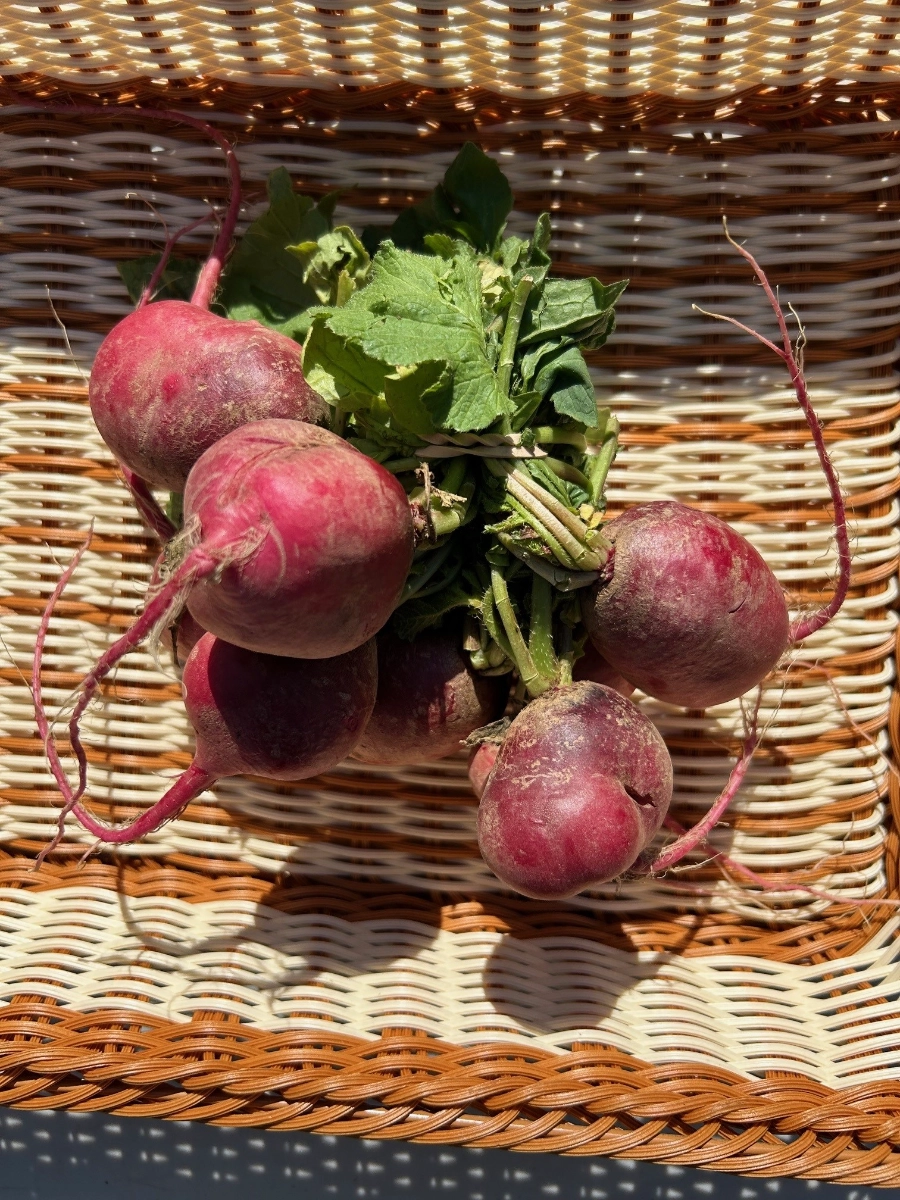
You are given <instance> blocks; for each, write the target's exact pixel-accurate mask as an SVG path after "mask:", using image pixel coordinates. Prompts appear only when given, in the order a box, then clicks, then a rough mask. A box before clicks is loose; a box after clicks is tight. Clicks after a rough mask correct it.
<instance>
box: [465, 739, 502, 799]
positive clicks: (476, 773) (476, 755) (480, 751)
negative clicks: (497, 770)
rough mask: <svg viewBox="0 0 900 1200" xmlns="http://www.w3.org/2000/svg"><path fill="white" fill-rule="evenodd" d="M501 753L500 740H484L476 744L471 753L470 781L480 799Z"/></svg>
mask: <svg viewBox="0 0 900 1200" xmlns="http://www.w3.org/2000/svg"><path fill="white" fill-rule="evenodd" d="M499 753H500V743H499V742H482V743H481V745H480V746H475V748H474V749H473V750H472V751H471V753H470V754H469V767H468V771H469V783H471V785H472V791H473V792H474V793H475V795H476V796H477V797H478V799H479V800H480V799H481V797H482V795H483V794H484V788H485V785H486V783H487V781H488V776H489V775H490V773H491V771H493V769H494V763H495V762H496V761H497V755H498V754H499Z"/></svg>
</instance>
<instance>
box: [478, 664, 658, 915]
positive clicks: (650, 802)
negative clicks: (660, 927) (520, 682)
mask: <svg viewBox="0 0 900 1200" xmlns="http://www.w3.org/2000/svg"><path fill="white" fill-rule="evenodd" d="M671 798H672V762H671V759H670V758H669V753H668V751H667V750H666V746H665V743H664V742H663V740H662V737H661V736H660V734H659V733H658V732H657V730H656V728H655V726H654V725H653V723H652V722H651V721H650V720H649V719H648V718H647V717H646V716H645V715H644V714H643V713H642V712H641V711H640V709H639V708H637V706H636V705H634V704H633V703H632V702H631V701H630V700H628V699H626V698H625V697H624V696H622V695H620V694H619V693H618V692H617V691H615V690H614V689H612V688H608V687H604V686H603V685H602V684H598V683H588V682H585V683H575V684H570V685H568V686H567V687H560V688H554V689H553V690H551V691H549V692H545V693H544V694H543V695H541V696H539V697H538V698H537V699H536V700H533V701H532V702H531V703H530V704H529V705H528V706H527V707H526V708H524V709H523V710H522V712H521V713H519V715H518V716H517V717H516V719H515V720H514V721H513V723H512V725H511V726H510V728H509V731H508V733H507V735H506V737H505V739H504V741H503V744H502V745H501V747H500V750H499V753H498V755H497V759H496V762H495V763H494V765H493V768H492V769H491V771H490V774H489V775H488V777H487V780H486V782H485V784H484V790H483V792H482V796H481V803H480V805H479V809H478V844H479V847H480V849H481V853H482V856H483V858H484V860H485V862H486V863H487V865H488V866H489V867H490V868H491V870H492V871H493V872H494V874H495V875H496V876H497V878H498V879H500V880H501V882H503V883H505V884H506V885H507V886H509V887H511V888H513V889H514V890H515V891H517V892H519V893H521V894H522V895H525V896H531V897H533V898H535V899H542V900H562V899H566V898H567V897H570V896H574V895H576V894H577V893H578V892H580V891H583V890H584V889H585V888H587V887H590V886H593V885H597V884H601V883H606V882H608V881H609V880H611V879H615V878H616V877H617V876H619V875H621V874H622V873H623V872H624V871H626V870H627V869H628V868H629V867H630V866H631V865H632V863H633V862H634V861H635V859H636V858H637V857H638V856H639V855H640V854H641V852H642V851H643V850H644V849H645V847H646V846H647V845H648V844H649V843H650V841H651V840H652V838H653V836H654V835H655V833H656V832H657V830H658V829H659V828H660V826H661V824H662V822H663V820H664V819H665V816H666V813H667V811H668V808H669V803H670V801H671Z"/></svg>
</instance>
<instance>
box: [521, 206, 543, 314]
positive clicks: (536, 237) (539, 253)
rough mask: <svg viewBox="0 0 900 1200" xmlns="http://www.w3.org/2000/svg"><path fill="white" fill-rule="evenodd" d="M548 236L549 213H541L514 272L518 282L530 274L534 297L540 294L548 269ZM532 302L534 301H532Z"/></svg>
mask: <svg viewBox="0 0 900 1200" xmlns="http://www.w3.org/2000/svg"><path fill="white" fill-rule="evenodd" d="M550 237H551V229H550V214H549V213H541V215H540V216H539V217H538V219H537V222H536V224H535V226H534V233H533V234H532V235H531V241H530V242H528V243H527V253H526V254H524V255H522V256H521V257H520V259H519V263H518V267H517V269H516V270H515V272H514V279H515V282H518V281H519V279H520V278H521V277H522V276H523V275H530V276H531V278H532V279H533V280H534V284H535V291H534V292H533V293H532V295H533V296H535V297H538V296H539V295H540V292H539V291H538V289H539V288H540V286H541V284H543V282H544V280H545V279H546V277H547V272H548V271H549V270H550V265H551V264H550V255H549V254H548V253H547V250H548V248H549V246H550ZM533 304H534V301H532V305H533Z"/></svg>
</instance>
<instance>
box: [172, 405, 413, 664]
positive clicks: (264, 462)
mask: <svg viewBox="0 0 900 1200" xmlns="http://www.w3.org/2000/svg"><path fill="white" fill-rule="evenodd" d="M184 519H185V527H186V528H190V527H191V526H192V525H196V527H197V528H198V529H199V530H200V534H201V541H200V546H199V547H198V549H200V550H202V551H203V552H205V553H206V554H207V555H209V554H213V555H215V554H219V555H220V556H222V557H223V561H226V560H228V559H230V564H229V565H225V566H223V567H221V568H220V569H219V570H217V571H216V572H215V573H214V574H207V575H206V576H205V578H203V579H201V580H198V581H197V582H196V583H195V584H194V585H193V588H192V590H191V591H190V593H189V595H188V600H187V605H188V609H189V611H190V613H191V615H192V616H193V617H194V619H195V620H196V621H198V622H199V624H200V625H201V626H202V627H203V628H204V629H208V630H209V631H210V632H211V633H214V634H216V636H217V637H221V638H224V639H225V640H226V641H229V642H232V643H234V645H236V646H243V647H244V648H245V649H247V650H258V651H260V652H261V653H263V654H285V655H289V656H291V657H295V658H334V657H335V656H337V655H339V654H345V653H346V652H347V651H348V650H352V649H354V647H356V646H360V645H362V643H363V642H366V641H368V640H369V638H371V637H372V636H373V635H374V634H376V633H377V632H378V630H379V629H381V627H382V626H383V625H384V624H385V622H386V621H387V619H388V617H389V616H390V615H391V613H392V612H393V610H394V608H395V606H396V604H397V601H398V600H399V598H400V593H401V591H402V589H403V585H404V583H405V582H406V576H407V573H408V571H409V566H410V563H411V561H412V553H413V524H412V516H411V514H410V509H409V502H408V500H407V497H406V493H405V492H404V490H403V488H402V487H401V485H400V484H399V483H398V482H397V480H396V478H395V477H394V476H393V475H391V473H390V472H389V471H386V470H385V469H384V467H382V466H380V465H379V464H378V463H376V462H374V461H373V460H372V459H370V458H367V457H366V456H365V455H364V454H360V453H359V451H357V450H354V449H353V447H352V446H350V445H348V443H347V442H345V441H344V440H343V439H342V438H339V437H338V436H337V434H334V433H330V432H329V431H328V430H327V429H321V428H318V427H316V426H313V425H308V424H305V423H303V422H300V421H259V422H256V423H255V424H252V425H245V426H243V427H242V428H241V429H237V430H235V431H234V432H233V433H230V434H228V435H226V436H225V437H224V438H222V440H221V441H219V442H216V444H215V445H214V446H211V447H210V449H209V450H207V451H206V453H205V454H204V455H202V457H201V458H200V459H199V460H198V462H197V464H196V466H195V467H194V469H193V470H192V471H191V475H190V478H189V479H188V483H187V487H186V488H185V493H184ZM242 536H243V537H245V538H248V537H258V539H259V544H258V545H257V546H256V548H255V549H254V550H253V551H252V552H249V553H248V554H246V555H244V556H240V555H236V554H231V555H229V554H228V547H229V546H233V545H234V544H235V543H236V542H237V541H238V540H239V539H240V538H241V537H242ZM192 553H193V552H192ZM189 559H190V555H189V556H188V560H189Z"/></svg>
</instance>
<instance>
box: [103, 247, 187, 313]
mask: <svg viewBox="0 0 900 1200" xmlns="http://www.w3.org/2000/svg"><path fill="white" fill-rule="evenodd" d="M161 258H162V255H161V254H147V255H144V256H143V257H142V258H129V259H126V260H125V261H124V262H117V263H116V270H117V271H118V272H119V275H120V276H121V278H122V282H123V283H124V284H125V287H126V288H127V289H128V295H129V296H130V297H131V299H132V301H133V302H134V303H135V304H137V303H138V301H139V300H140V298H141V296H142V295H143V292H144V288H145V287H146V286H147V284H148V283H149V282H150V279H151V277H152V275H153V272H154V271H155V270H156V267H157V265H158V263H159V260H160V259H161ZM199 274H200V263H199V262H198V261H197V259H196V258H175V257H174V256H173V257H171V258H170V259H169V261H168V262H167V263H166V269H165V270H164V271H163V275H162V279H161V280H160V281H159V284H158V285H157V287H156V289H155V291H154V293H153V296H152V297H151V299H152V300H190V298H191V295H192V294H193V291H194V285H195V284H196V282H197V276H198V275H199Z"/></svg>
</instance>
